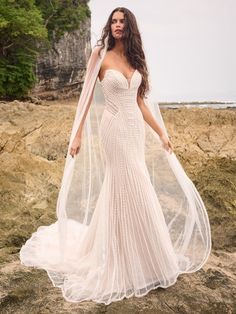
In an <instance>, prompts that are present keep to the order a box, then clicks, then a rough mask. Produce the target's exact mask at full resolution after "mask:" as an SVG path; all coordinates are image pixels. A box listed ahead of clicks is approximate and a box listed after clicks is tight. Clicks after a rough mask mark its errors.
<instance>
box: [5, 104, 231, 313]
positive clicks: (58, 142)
mask: <svg viewBox="0 0 236 314" xmlns="http://www.w3.org/2000/svg"><path fill="white" fill-rule="evenodd" d="M45 103H46V105H45V106H41V105H35V104H33V103H31V102H20V101H14V102H10V103H0V163H1V169H0V171H1V175H0V184H1V193H0V197H1V201H0V209H1V216H0V224H1V229H0V245H1V251H0V262H1V266H0V280H1V287H0V312H1V313H3V314H4V313H22V314H23V313H24V314H25V313H29V312H30V314H34V313H43V314H46V313H57V314H59V313H104V312H106V313H122V314H125V313H145V314H147V313H160V314H164V313H165V314H169V313H194V314H198V313H199V314H200V313H201V314H202V313H204V314H212V313H214V314H226V313H234V312H235V309H236V307H235V306H236V305H235V296H236V289H235V287H236V285H235V280H236V278H235V277H236V276H235V274H236V271H235V269H236V267H235V260H236V258H235V257H236V256H235V242H236V241H235V227H236V226H235V213H236V202H235V195H236V190H235V187H236V182H235V178H236V176H235V172H236V160H235V157H236V152H235V150H234V149H232V143H234V141H235V134H236V132H235V131H236V130H235V127H236V112H235V111H230V110H211V109H204V110H203V109H197V108H196V109H185V108H184V109H176V110H171V109H168V110H167V109H164V110H162V113H163V118H164V120H165V122H166V126H167V129H168V131H169V133H170V135H171V139H172V142H173V144H174V147H175V152H176V154H177V156H178V157H179V158H180V160H181V161H182V163H183V166H184V168H185V170H186V171H187V173H188V174H189V176H190V178H191V179H192V180H193V181H194V183H195V184H196V186H197V188H198V190H199V192H200V194H201V196H202V197H203V200H204V202H205V204H206V207H207V210H208V214H209V219H210V224H211V229H212V241H213V250H212V253H211V255H210V257H209V260H208V261H207V263H206V264H205V265H204V267H203V268H201V269H200V270H199V271H197V272H195V273H192V274H181V275H180V276H179V277H178V279H177V282H176V283H175V284H174V285H172V286H171V287H169V288H167V289H163V288H158V289H156V290H152V291H150V292H149V293H148V294H147V295H145V296H143V297H142V298H137V297H131V298H129V299H124V300H122V301H118V302H114V303H112V304H110V305H108V306H105V305H103V304H96V303H94V302H89V301H88V302H81V303H69V302H66V301H65V300H64V299H63V297H62V294H61V291H60V289H58V288H55V287H53V286H52V284H51V281H50V280H49V278H48V276H47V274H46V272H45V271H44V270H38V269H34V268H28V267H25V266H23V265H21V264H20V260H19V250H20V247H21V246H22V245H23V244H24V243H25V241H26V240H27V239H28V238H29V237H30V236H31V234H32V233H33V232H34V231H35V230H36V229H37V228H38V227H39V226H42V225H48V224H50V223H53V222H54V221H55V219H56V211H55V209H56V200H57V196H58V192H59V187H60V183H61V178H62V174H63V169H64V162H65V154H66V151H67V148H68V147H67V146H68V141H69V135H70V131H71V127H72V124H73V119H74V115H75V109H76V104H77V99H74V100H67V101H53V102H47V101H45Z"/></svg>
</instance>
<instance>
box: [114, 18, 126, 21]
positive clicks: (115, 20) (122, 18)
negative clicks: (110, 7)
mask: <svg viewBox="0 0 236 314" xmlns="http://www.w3.org/2000/svg"><path fill="white" fill-rule="evenodd" d="M117 20H120V21H124V20H125V19H124V18H122V19H112V21H117Z"/></svg>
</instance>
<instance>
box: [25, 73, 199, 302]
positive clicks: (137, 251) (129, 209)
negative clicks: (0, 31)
mask: <svg viewBox="0 0 236 314" xmlns="http://www.w3.org/2000/svg"><path fill="white" fill-rule="evenodd" d="M141 79H142V78H141V74H140V73H139V72H138V70H135V71H134V72H133V74H132V77H131V79H130V81H128V80H127V78H126V77H125V76H124V75H123V74H122V73H121V72H119V71H118V70H115V69H108V70H106V72H105V76H104V79H103V80H102V81H101V82H100V84H101V87H102V90H103V93H104V97H105V109H104V111H103V115H102V119H101V123H100V126H99V134H100V141H101V145H102V147H103V150H104V153H105V159H106V168H105V177H104V180H103V183H102V188H101V190H100V194H99V197H98V200H97V203H96V208H95V210H94V213H93V216H92V219H91V221H90V224H89V225H88V226H86V230H82V228H81V225H79V224H77V223H76V222H75V221H71V225H70V228H69V230H70V244H71V246H70V252H69V253H68V256H69V257H70V259H68V261H67V263H68V264H67V265H68V267H67V270H63V271H61V272H60V271H59V269H58V268H57V267H56V266H55V268H54V267H53V262H52V263H51V266H50V267H49V266H48V265H49V260H50V261H53V260H54V259H56V258H57V256H58V255H59V250H60V249H59V244H58V229H57V222H55V224H52V225H50V226H42V227H39V228H38V230H37V232H35V233H34V234H33V235H32V237H31V238H30V239H29V240H28V241H27V242H26V243H25V245H24V246H23V247H22V248H21V251H20V259H21V262H22V264H24V265H27V266H35V267H39V268H44V269H46V270H47V273H48V275H49V277H50V279H51V280H52V282H53V284H54V285H55V286H57V287H60V288H61V290H62V293H63V296H64V298H65V299H66V300H67V301H71V302H79V301H83V300H93V301H96V302H98V303H105V304H109V303H111V302H113V301H117V300H121V299H123V298H124V297H127V298H128V297H131V296H132V295H135V296H138V297H140V296H143V295H145V294H147V293H148V291H150V290H151V289H155V288H157V287H165V288H166V287H168V286H170V285H173V284H174V283H175V282H176V280H177V277H178V275H179V274H181V273H187V272H193V270H192V269H191V255H190V257H187V256H184V255H181V254H178V253H176V252H175V250H174V246H173V243H172V241H171V237H170V234H169V230H168V226H167V224H166V221H165V217H164V215H163V211H162V208H161V205H160V202H159V200H158V197H157V194H156V192H155V190H154V187H153V185H152V183H151V180H150V176H149V172H148V169H147V166H146V163H145V149H144V148H145V125H144V123H145V121H144V119H143V116H142V113H141V110H140V108H139V106H138V104H137V101H136V97H137V91H138V87H139V85H140V84H141ZM82 145H83V143H82ZM84 228H85V227H84ZM190 237H191V235H190ZM192 254H193V256H194V258H195V257H196V255H197V252H194V253H192ZM190 269H191V270H190ZM195 270H196V269H195Z"/></svg>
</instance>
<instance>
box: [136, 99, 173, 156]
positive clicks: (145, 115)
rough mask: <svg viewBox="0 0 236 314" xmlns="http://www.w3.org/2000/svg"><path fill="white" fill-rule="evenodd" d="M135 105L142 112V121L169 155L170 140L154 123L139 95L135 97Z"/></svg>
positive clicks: (171, 148)
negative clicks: (152, 131) (151, 130)
mask: <svg viewBox="0 0 236 314" xmlns="http://www.w3.org/2000/svg"><path fill="white" fill-rule="evenodd" d="M137 103H138V106H139V108H140V110H141V112H142V115H143V119H144V120H145V121H146V122H147V123H148V124H149V125H150V127H151V128H152V129H153V130H154V131H155V132H156V133H157V134H158V135H159V137H160V139H161V141H162V143H163V147H164V148H165V149H166V150H167V151H169V150H170V153H171V152H172V150H173V147H172V143H171V142H170V140H169V139H168V138H167V136H165V134H164V132H163V130H162V128H161V127H160V126H159V124H158V123H157V122H156V120H155V119H154V117H153V115H152V113H151V111H150V110H149V108H148V107H147V105H146V104H145V102H144V100H143V98H142V97H140V96H139V95H138V96H137Z"/></svg>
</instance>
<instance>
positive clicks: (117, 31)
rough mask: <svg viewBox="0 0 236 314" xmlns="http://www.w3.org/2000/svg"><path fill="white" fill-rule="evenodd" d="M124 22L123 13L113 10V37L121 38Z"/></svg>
mask: <svg viewBox="0 0 236 314" xmlns="http://www.w3.org/2000/svg"><path fill="white" fill-rule="evenodd" d="M124 24H125V19H124V13H123V12H119V11H116V12H114V13H113V16H112V20H111V33H112V36H113V37H114V38H115V39H120V38H122V35H123V29H124Z"/></svg>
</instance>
